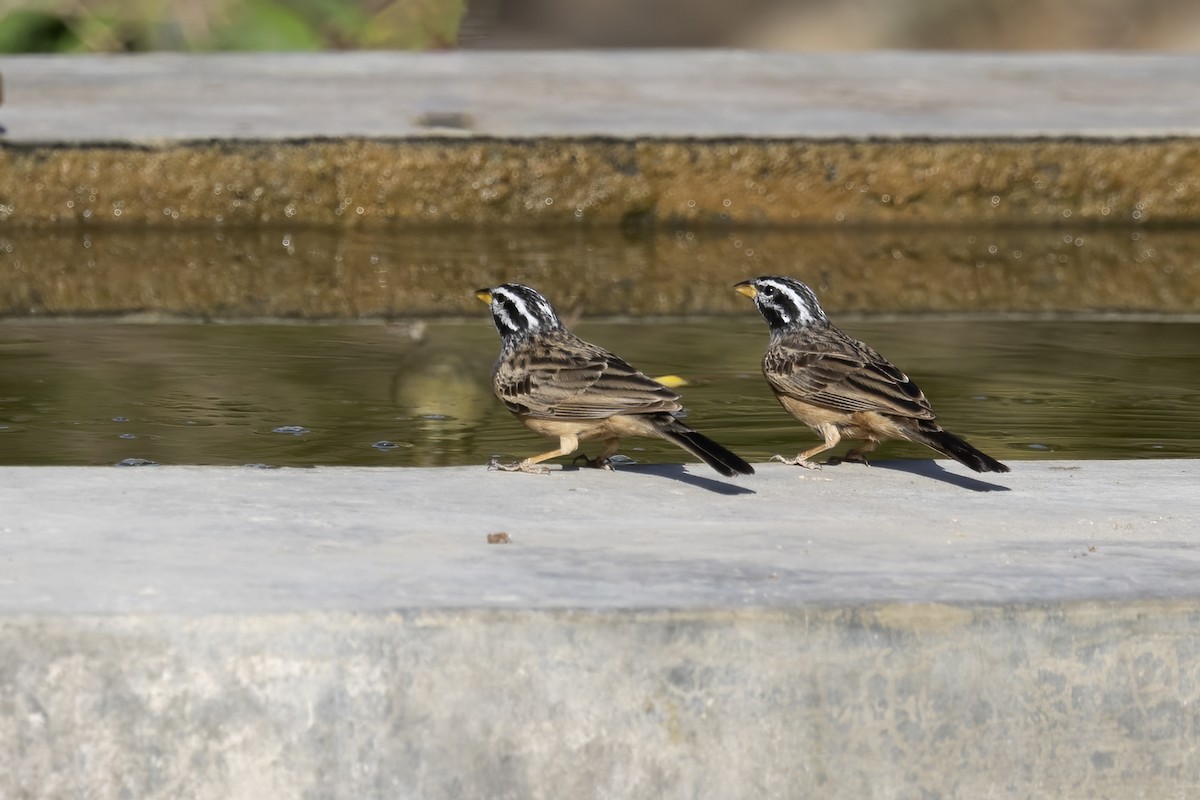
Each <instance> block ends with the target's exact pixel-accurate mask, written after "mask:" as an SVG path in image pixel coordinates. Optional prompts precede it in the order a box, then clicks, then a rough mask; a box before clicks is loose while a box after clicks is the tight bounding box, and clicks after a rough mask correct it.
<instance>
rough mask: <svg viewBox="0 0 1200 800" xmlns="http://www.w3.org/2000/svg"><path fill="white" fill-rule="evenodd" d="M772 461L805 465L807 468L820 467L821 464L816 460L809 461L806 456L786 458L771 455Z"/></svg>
mask: <svg viewBox="0 0 1200 800" xmlns="http://www.w3.org/2000/svg"><path fill="white" fill-rule="evenodd" d="M771 460H772V461H778V462H779V463H781V464H789V465H791V466H793V467H804V468H805V469H820V468H821V465H820V464H818V463H817V462H815V461H809V460H808V459H807V458H805V457H804V456H796V457H795V458H784V457H783V456H781V455H773V456H771Z"/></svg>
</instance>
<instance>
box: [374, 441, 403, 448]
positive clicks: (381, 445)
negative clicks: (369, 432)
mask: <svg viewBox="0 0 1200 800" xmlns="http://www.w3.org/2000/svg"><path fill="white" fill-rule="evenodd" d="M399 446H400V445H398V444H396V443H395V442H389V441H388V440H387V439H384V440H382V441H379V442H376V443H375V444H373V445H371V447H374V448H375V449H376V450H395V449H396V448H397V447H399Z"/></svg>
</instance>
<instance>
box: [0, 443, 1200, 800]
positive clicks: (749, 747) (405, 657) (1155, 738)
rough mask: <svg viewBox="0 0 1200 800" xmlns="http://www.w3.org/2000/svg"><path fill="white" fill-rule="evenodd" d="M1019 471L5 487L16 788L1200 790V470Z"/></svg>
mask: <svg viewBox="0 0 1200 800" xmlns="http://www.w3.org/2000/svg"><path fill="white" fill-rule="evenodd" d="M1013 466H1014V471H1013V472H1012V473H1009V474H1006V475H1001V476H974V475H967V474H963V472H962V470H959V469H958V468H957V466H956V465H953V464H944V463H938V462H932V461H930V462H909V463H898V464H891V465H888V464H879V465H877V466H875V467H872V468H870V469H869V470H868V469H865V468H861V467H857V466H856V465H854V466H849V467H838V468H827V469H826V470H823V471H822V472H820V473H808V472H801V471H799V470H796V469H795V468H788V467H784V466H783V465H761V466H760V469H759V472H758V474H757V475H755V476H753V477H751V478H747V479H744V480H739V481H737V482H732V481H723V480H720V479H718V478H716V477H715V476H710V475H708V474H706V473H705V472H704V470H703V468H701V467H696V468H693V467H672V466H648V467H637V468H627V469H624V470H621V471H618V472H616V473H605V472H601V471H592V470H582V471H578V470H559V471H555V472H553V473H551V474H550V475H547V476H530V475H512V474H503V473H489V472H487V471H486V470H484V469H483V468H482V467H475V468H446V469H351V468H326V469H315V470H273V471H263V470H248V469H242V468H206V467H170V468H162V467H155V468H139V469H115V468H52V467H42V468H0V509H3V513H2V515H0V517H2V518H0V541H2V542H3V547H2V550H3V552H5V553H6V554H7V556H6V559H5V563H4V570H3V575H4V576H5V578H4V580H3V581H0V598H3V601H2V605H3V609H4V613H3V614H2V615H0V686H4V687H7V688H6V691H5V693H4V694H3V698H2V699H0V703H3V706H2V707H3V713H0V744H2V745H3V746H0V793H3V794H6V795H13V796H26V795H29V796H35V795H36V796H70V795H75V794H79V793H87V794H89V796H95V797H113V798H116V797H125V796H137V797H146V798H168V797H170V798H175V797H184V796H186V797H191V798H216V797H222V798H230V797H232V798H243V797H244V798H252V797H253V798H257V797H263V796H299V795H307V796H315V797H335V796H337V797H341V796H354V797H368V798H371V797H395V796H421V797H426V798H432V799H433V800H439V799H440V798H451V797H463V796H487V797H496V798H514V799H515V798H552V797H554V798H557V797H563V796H571V797H583V798H589V797H597V798H599V797H612V796H621V797H647V798H649V797H654V798H684V797H695V796H697V795H704V796H714V797H740V796H746V795H747V794H752V795H754V796H760V797H785V796H797V795H800V794H818V795H820V796H822V797H832V798H855V799H856V800H859V799H860V798H889V797H896V796H908V795H916V794H924V795H927V796H943V797H949V796H964V797H965V796H987V795H995V794H1002V795H1006V796H1065V795H1072V796H1095V797H1106V798H1135V797H1145V796H1147V794H1151V795H1154V796H1171V795H1173V794H1178V793H1180V792H1181V791H1185V790H1186V789H1188V788H1190V787H1194V786H1195V785H1197V784H1198V783H1200V761H1197V759H1195V758H1194V753H1195V750H1196V746H1197V744H1198V741H1197V738H1198V737H1200V638H1198V637H1197V636H1196V630H1197V628H1198V626H1200V611H1198V610H1197V609H1198V608H1200V607H1198V606H1197V604H1196V602H1195V581H1194V576H1195V574H1196V559H1197V548H1196V525H1197V522H1198V520H1200V498H1197V497H1196V493H1195V491H1194V487H1195V485H1196V478H1197V472H1198V471H1200V461H1195V460H1181V461H1144V462H1077V463H1064V462H1018V463H1015V464H1014V465H1013ZM64 498H69V502H67V501H65V500H64ZM498 530H504V531H505V532H507V533H509V534H510V542H509V543H508V544H489V543H488V540H487V534H488V533H494V532H497V531H498Z"/></svg>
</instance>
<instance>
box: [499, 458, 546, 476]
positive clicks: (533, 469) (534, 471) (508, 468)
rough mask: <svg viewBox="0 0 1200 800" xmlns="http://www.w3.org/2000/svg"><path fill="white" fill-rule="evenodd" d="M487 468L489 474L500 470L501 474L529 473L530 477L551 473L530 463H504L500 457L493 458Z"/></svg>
mask: <svg viewBox="0 0 1200 800" xmlns="http://www.w3.org/2000/svg"><path fill="white" fill-rule="evenodd" d="M487 468H488V472H491V471H492V470H499V471H500V472H528V473H529V474H530V475H548V474H549V473H550V470H549V469H548V468H546V467H539V466H538V465H537V464H530V463H529V462H528V461H513V462H512V463H510V464H505V463H502V462H501V461H500V456H492V459H491V461H489V462H488V465H487Z"/></svg>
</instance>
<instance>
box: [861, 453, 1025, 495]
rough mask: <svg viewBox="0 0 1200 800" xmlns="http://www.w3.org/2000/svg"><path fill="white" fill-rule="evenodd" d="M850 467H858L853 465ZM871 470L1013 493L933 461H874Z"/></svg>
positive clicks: (971, 488)
mask: <svg viewBox="0 0 1200 800" xmlns="http://www.w3.org/2000/svg"><path fill="white" fill-rule="evenodd" d="M850 466H858V465H855V464H851V465H850ZM869 469H890V470H895V471H896V472H907V473H908V474H910V475H920V476H921V477H922V478H932V479H933V480H935V481H941V482H942V483H948V484H950V485H951V486H957V487H959V488H960V489H969V490H971V491H972V492H1011V491H1012V489H1011V488H1010V487H1008V486H1003V485H1001V484H999V483H990V482H988V481H982V480H979V479H978V478H972V477H969V476H967V475H960V474H958V473H957V472H951V471H950V470H948V469H946V468H945V467H943V466H941V465H940V464H938V462H936V461H934V460H933V459H924V460H917V459H912V460H904V461H873V462H871V466H870V467H869Z"/></svg>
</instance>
